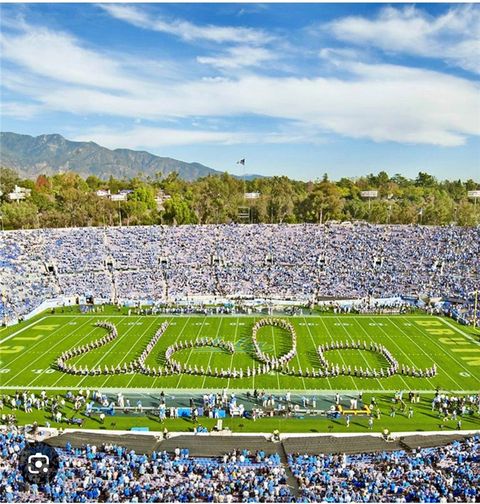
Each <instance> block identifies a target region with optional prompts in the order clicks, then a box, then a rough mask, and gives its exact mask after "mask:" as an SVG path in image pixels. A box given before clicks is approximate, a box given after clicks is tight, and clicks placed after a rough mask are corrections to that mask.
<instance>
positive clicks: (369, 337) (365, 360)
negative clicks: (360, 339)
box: [337, 317, 385, 390]
mask: <svg viewBox="0 0 480 504" xmlns="http://www.w3.org/2000/svg"><path fill="white" fill-rule="evenodd" d="M337 321H339V319H338V317H337ZM339 323H340V327H341V328H342V329H343V330H344V331H345V333H346V335H347V336H348V337H349V338H350V339H351V340H352V342H353V343H355V340H354V339H353V337H352V336H350V333H349V332H348V331H347V328H346V327H345V326H344V325H343V324H342V323H341V322H340V321H339ZM365 334H366V335H367V336H368V339H369V340H370V341H371V339H372V338H371V336H370V335H369V334H368V333H367V332H366V331H365ZM359 351H360V354H361V356H362V358H363V360H364V362H365V365H366V366H367V369H368V368H369V367H370V366H369V364H368V361H367V359H366V357H365V355H363V351H362V350H359ZM340 353H341V352H340ZM375 379H376V380H377V382H378V384H379V385H380V387H382V389H384V390H385V387H384V386H383V383H382V382H381V381H380V379H379V378H375Z"/></svg>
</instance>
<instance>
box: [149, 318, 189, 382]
mask: <svg viewBox="0 0 480 504" xmlns="http://www.w3.org/2000/svg"><path fill="white" fill-rule="evenodd" d="M190 318H191V317H188V318H187V320H186V321H185V324H183V327H182V329H181V331H180V332H179V333H177V337H176V338H175V341H174V342H173V344H175V343H176V342H177V341H178V339H179V338H180V336H181V335H182V334H183V331H184V330H185V327H187V324H188V322H189V320H190ZM172 320H173V316H172V317H170V322H171V321H172ZM167 330H168V329H167ZM168 346H170V345H168ZM163 368H164V369H165V366H163ZM158 378H160V376H155V380H153V384H152V388H155V383H156V381H157V380H158ZM162 378H163V376H162Z"/></svg>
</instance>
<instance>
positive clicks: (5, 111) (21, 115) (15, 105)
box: [0, 101, 43, 120]
mask: <svg viewBox="0 0 480 504" xmlns="http://www.w3.org/2000/svg"><path fill="white" fill-rule="evenodd" d="M42 110H43V108H42V107H41V106H40V105H36V104H33V103H21V102H16V101H2V102H0V115H1V116H9V117H15V118H16V119H22V120H27V119H31V118H32V117H35V116H36V115H37V114H39V113H40V112H41V111H42Z"/></svg>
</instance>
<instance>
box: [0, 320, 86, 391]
mask: <svg viewBox="0 0 480 504" xmlns="http://www.w3.org/2000/svg"><path fill="white" fill-rule="evenodd" d="M89 322H91V320H87V321H86V322H85V324H81V325H79V326H78V327H76V328H75V329H74V330H73V331H72V332H71V333H69V334H66V335H65V336H64V337H63V338H62V339H60V340H59V341H57V343H55V345H53V346H51V347H49V349H48V351H47V352H43V353H42V355H40V357H37V358H36V359H34V360H33V361H31V362H29V364H35V362H37V361H39V360H40V359H42V358H43V357H45V354H47V353H51V351H52V349H53V348H56V347H57V346H58V345H60V343H63V341H64V340H65V339H66V338H69V337H70V336H71V335H72V334H74V333H75V332H77V331H78V330H79V329H81V328H82V327H84V326H85V325H86V324H88V323H89ZM64 327H65V326H60V327H59V328H58V329H55V330H54V331H52V332H51V333H50V334H48V335H47V338H50V337H51V336H53V335H54V334H55V333H56V332H57V331H59V330H60V329H63V328H64ZM44 341H45V339H42V340H40V341H39V342H38V343H35V344H34V345H32V346H31V347H29V349H28V350H29V351H31V350H32V349H33V348H35V347H36V346H38V345H40V344H41V343H43V342H44ZM24 356H25V354H23V355H19V356H18V357H16V358H15V359H13V360H11V361H10V362H9V363H8V365H9V366H10V365H11V364H12V363H13V362H15V361H16V360H18V359H20V358H21V357H24ZM23 372H24V369H22V370H21V371H19V372H18V373H17V374H16V375H14V376H12V377H11V378H9V379H8V380H7V381H6V382H5V384H2V386H3V385H8V384H9V383H10V382H11V381H12V380H13V379H14V378H16V377H17V376H18V375H20V374H22V373H23Z"/></svg>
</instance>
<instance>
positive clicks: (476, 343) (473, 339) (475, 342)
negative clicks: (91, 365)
mask: <svg viewBox="0 0 480 504" xmlns="http://www.w3.org/2000/svg"><path fill="white" fill-rule="evenodd" d="M435 318H437V319H439V320H441V321H442V322H443V323H444V324H447V325H448V326H450V327H451V328H452V329H453V330H454V331H457V332H458V333H459V334H461V335H463V336H465V337H466V338H468V339H469V340H470V341H471V342H472V343H474V344H475V345H478V346H480V341H477V340H476V339H475V338H474V337H473V336H472V335H471V334H467V333H466V332H463V331H462V330H461V329H459V328H458V327H456V326H455V325H454V324H452V323H451V322H449V321H448V320H445V319H444V318H442V317H435ZM0 343H1V342H0Z"/></svg>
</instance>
